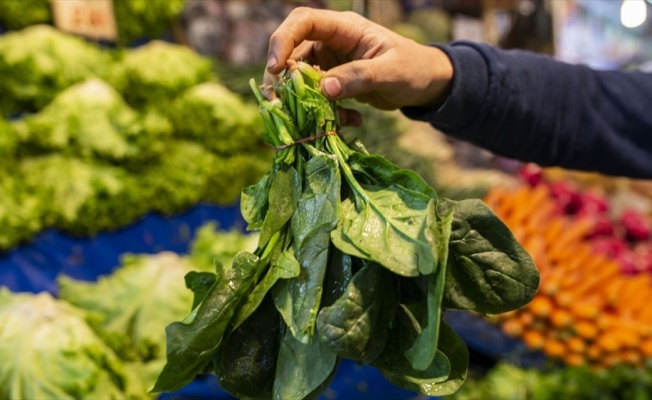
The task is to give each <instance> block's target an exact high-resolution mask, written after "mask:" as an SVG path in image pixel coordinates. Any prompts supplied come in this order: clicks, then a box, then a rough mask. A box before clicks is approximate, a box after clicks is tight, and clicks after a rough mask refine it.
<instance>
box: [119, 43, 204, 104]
mask: <svg viewBox="0 0 652 400" xmlns="http://www.w3.org/2000/svg"><path fill="white" fill-rule="evenodd" d="M116 79H117V80H116V85H117V88H118V90H119V91H120V92H121V93H123V95H124V97H125V100H127V102H128V103H129V104H130V105H132V106H134V107H136V108H139V109H142V108H144V107H147V106H156V107H158V108H165V107H166V106H167V105H168V103H169V102H170V101H171V100H172V99H174V98H175V97H176V96H177V95H179V94H181V93H182V92H184V91H185V90H186V89H188V88H190V87H192V86H194V85H196V84H198V83H201V82H205V81H209V80H212V79H215V76H214V74H213V67H212V62H211V61H210V60H209V59H207V58H204V57H202V56H200V55H198V54H197V53H196V52H195V51H193V50H192V49H190V48H188V47H185V46H182V45H177V44H172V43H166V42H162V41H159V40H154V41H151V42H149V43H148V44H146V45H144V46H141V47H138V48H136V49H131V50H127V51H126V52H125V54H124V58H123V60H122V62H121V63H120V65H119V67H118V72H117V78H116Z"/></svg>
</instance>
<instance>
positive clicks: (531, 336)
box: [522, 330, 545, 350]
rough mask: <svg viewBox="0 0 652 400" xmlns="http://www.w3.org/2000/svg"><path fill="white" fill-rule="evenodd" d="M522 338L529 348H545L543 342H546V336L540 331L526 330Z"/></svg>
mask: <svg viewBox="0 0 652 400" xmlns="http://www.w3.org/2000/svg"><path fill="white" fill-rule="evenodd" d="M522 339H523V343H525V344H526V345H527V346H528V347H529V348H531V349H535V350H540V349H541V348H543V344H544V343H545V338H544V336H543V334H542V333H541V332H539V331H531V330H529V331H525V332H523V336H522Z"/></svg>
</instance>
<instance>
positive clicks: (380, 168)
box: [347, 152, 437, 200]
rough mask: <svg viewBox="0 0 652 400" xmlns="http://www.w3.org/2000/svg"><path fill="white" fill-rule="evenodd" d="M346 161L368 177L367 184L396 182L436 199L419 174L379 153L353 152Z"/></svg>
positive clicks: (431, 189) (435, 195)
mask: <svg viewBox="0 0 652 400" xmlns="http://www.w3.org/2000/svg"><path fill="white" fill-rule="evenodd" d="M347 162H348V164H349V166H350V167H351V169H352V170H353V171H354V172H356V173H358V174H360V175H362V177H364V178H366V179H368V180H369V182H367V183H369V184H384V185H391V184H396V185H400V186H402V187H403V188H405V189H407V190H411V191H414V192H417V193H421V194H425V195H426V196H428V197H430V198H432V199H435V200H437V192H435V190H434V189H433V188H432V187H430V185H428V184H427V183H426V181H424V180H423V178H421V176H419V174H417V173H416V172H414V171H412V170H409V169H403V168H400V167H398V166H397V165H395V164H393V163H392V162H390V161H389V160H387V159H386V158H384V157H382V156H380V155H377V154H364V153H360V152H355V153H353V154H351V156H350V157H349V158H348V160H347Z"/></svg>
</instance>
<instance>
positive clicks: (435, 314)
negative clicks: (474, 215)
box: [405, 200, 453, 370]
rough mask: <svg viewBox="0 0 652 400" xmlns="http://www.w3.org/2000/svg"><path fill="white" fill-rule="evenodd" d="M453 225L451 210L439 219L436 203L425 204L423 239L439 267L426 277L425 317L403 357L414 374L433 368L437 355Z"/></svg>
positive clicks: (423, 316) (422, 318) (432, 201)
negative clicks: (428, 244)
mask: <svg viewBox="0 0 652 400" xmlns="http://www.w3.org/2000/svg"><path fill="white" fill-rule="evenodd" d="M452 223H453V212H452V210H451V211H450V212H449V213H448V215H438V214H437V210H436V206H435V200H431V201H430V203H429V204H428V231H427V233H426V237H427V238H428V240H429V241H430V242H431V244H432V250H433V251H434V252H436V253H437V256H436V258H437V260H439V266H438V268H437V272H436V273H434V274H430V275H425V276H424V277H423V279H424V280H425V281H426V282H427V287H426V299H425V302H426V307H425V311H426V312H425V313H424V314H425V315H422V316H421V321H420V322H421V328H422V331H421V333H420V334H419V336H417V338H416V340H415V341H414V343H413V344H412V346H411V347H410V348H409V349H408V350H407V351H406V352H405V356H406V357H407V359H408V360H409V361H410V363H411V365H412V367H413V368H414V369H416V370H425V369H426V368H428V366H430V365H431V364H432V361H433V360H434V359H435V356H436V352H437V347H438V346H437V343H438V341H439V322H440V320H441V303H442V297H443V293H444V281H445V278H446V261H447V258H448V239H449V238H450V234H451V226H452Z"/></svg>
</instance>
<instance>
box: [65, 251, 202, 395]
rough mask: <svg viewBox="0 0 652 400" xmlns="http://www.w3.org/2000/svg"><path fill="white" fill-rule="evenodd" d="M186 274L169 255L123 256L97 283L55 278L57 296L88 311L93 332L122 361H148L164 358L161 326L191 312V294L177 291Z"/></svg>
mask: <svg viewBox="0 0 652 400" xmlns="http://www.w3.org/2000/svg"><path fill="white" fill-rule="evenodd" d="M190 271H191V267H190V265H189V264H188V263H186V262H185V261H184V260H183V259H182V258H180V257H179V256H177V255H176V254H174V253H168V252H164V253H159V254H157V255H147V256H125V257H124V259H123V263H122V265H121V266H120V267H119V268H118V269H117V270H116V271H115V272H113V273H112V274H111V275H107V276H105V277H100V279H99V280H98V281H97V282H84V281H77V280H74V279H72V278H68V277H65V276H61V277H60V278H59V280H58V284H59V297H60V298H61V299H64V300H66V301H68V302H69V303H71V304H74V305H76V306H78V307H80V308H83V309H86V310H92V311H93V313H94V314H95V316H96V318H94V319H93V323H94V325H93V326H94V328H95V330H96V331H97V332H98V334H99V335H100V336H101V337H102V338H103V339H104V340H105V341H106V342H107V343H108V344H109V345H110V346H111V348H112V349H114V350H115V351H116V352H117V354H118V355H119V356H120V357H121V358H122V359H124V360H132V361H151V360H153V359H160V358H164V357H165V348H164V344H165V326H166V325H168V324H169V323H171V322H172V321H175V320H178V319H181V318H183V317H184V316H185V315H186V314H187V313H188V310H190V309H191V305H192V293H191V292H189V291H185V290H179V288H178V287H177V286H178V283H179V281H181V280H183V277H184V275H186V274H187V273H189V272H190ZM163 304H164V305H165V307H161V305H163ZM152 383H153V382H152Z"/></svg>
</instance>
